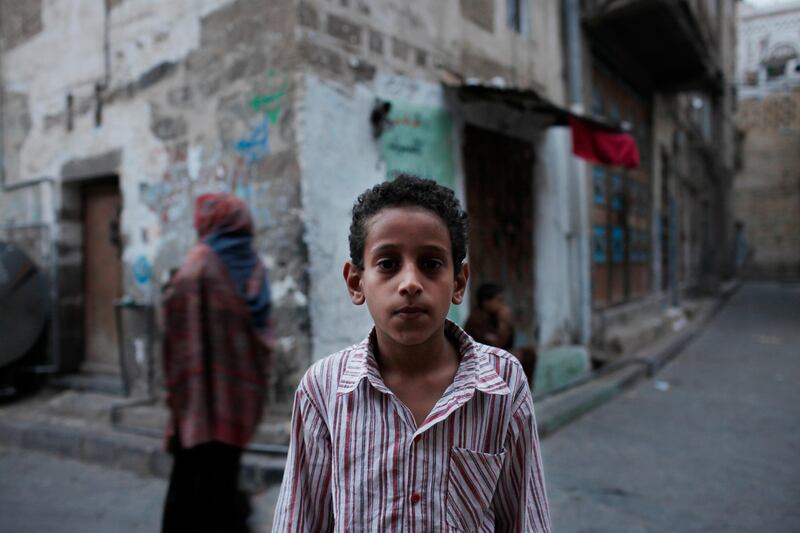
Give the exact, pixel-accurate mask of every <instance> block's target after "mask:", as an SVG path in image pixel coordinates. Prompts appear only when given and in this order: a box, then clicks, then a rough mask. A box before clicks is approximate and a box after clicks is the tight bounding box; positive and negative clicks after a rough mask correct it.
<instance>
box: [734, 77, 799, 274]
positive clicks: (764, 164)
mask: <svg viewBox="0 0 800 533" xmlns="http://www.w3.org/2000/svg"><path fill="white" fill-rule="evenodd" d="M737 125H738V127H739V130H740V135H741V136H742V142H741V144H740V151H741V155H740V157H741V169H740V170H739V171H738V173H737V174H736V178H735V181H734V192H733V205H734V216H735V217H736V219H737V220H739V221H741V222H742V224H743V229H744V236H745V238H746V244H747V248H748V253H747V260H746V261H745V262H744V265H743V266H744V272H745V273H746V274H750V275H754V276H759V277H762V276H766V277H797V276H798V275H800V151H798V146H800V88H797V89H794V90H793V91H791V92H775V93H772V94H769V95H767V96H766V97H764V98H762V99H749V100H744V101H742V102H740V103H739V111H738V113H737ZM741 259H742V260H744V257H742V258H741Z"/></svg>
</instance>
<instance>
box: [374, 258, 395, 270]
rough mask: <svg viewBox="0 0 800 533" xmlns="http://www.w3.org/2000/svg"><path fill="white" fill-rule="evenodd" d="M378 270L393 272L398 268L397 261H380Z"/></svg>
mask: <svg viewBox="0 0 800 533" xmlns="http://www.w3.org/2000/svg"><path fill="white" fill-rule="evenodd" d="M377 265H378V268H379V269H381V270H393V269H394V268H395V267H397V261H396V260H394V259H380V260H379V261H378V262H377Z"/></svg>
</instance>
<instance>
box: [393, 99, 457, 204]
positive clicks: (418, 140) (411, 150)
mask: <svg viewBox="0 0 800 533" xmlns="http://www.w3.org/2000/svg"><path fill="white" fill-rule="evenodd" d="M389 120H390V121H391V124H392V127H391V128H389V129H388V130H387V131H386V132H385V133H384V134H383V136H382V137H381V142H380V149H381V157H382V158H383V161H384V163H385V164H386V172H387V175H388V177H391V176H394V175H397V174H398V173H401V172H407V173H411V174H416V175H418V176H422V177H427V178H431V179H433V180H436V182H437V183H440V184H442V185H444V186H446V187H450V188H451V189H452V188H454V187H455V165H454V162H453V140H452V139H453V137H452V132H453V119H452V116H451V115H450V113H448V112H447V111H444V110H442V109H435V108H429V107H420V106H414V105H410V104H405V103H403V102H392V110H391V113H390V114H389Z"/></svg>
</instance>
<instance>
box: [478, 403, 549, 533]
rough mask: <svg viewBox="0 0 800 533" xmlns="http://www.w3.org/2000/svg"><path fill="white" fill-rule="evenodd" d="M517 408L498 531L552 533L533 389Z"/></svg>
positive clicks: (497, 503) (497, 501) (497, 498)
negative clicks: (531, 393)
mask: <svg viewBox="0 0 800 533" xmlns="http://www.w3.org/2000/svg"><path fill="white" fill-rule="evenodd" d="M526 393H527V394H526V398H525V399H524V400H523V401H522V404H521V405H520V406H519V407H518V408H517V409H516V412H515V413H514V416H513V417H512V419H511V423H510V425H509V429H508V435H507V437H506V441H505V452H506V455H505V461H504V463H503V470H502V473H501V474H500V481H499V483H498V485H497V490H496V492H495V495H494V500H493V502H492V505H493V507H494V511H495V531H498V532H500V531H508V532H512V531H513V532H517V531H519V532H522V531H525V532H537V533H550V531H551V526H550V509H549V506H548V504H547V494H546V493H545V486H544V473H543V472H542V459H541V455H540V448H539V437H538V435H537V432H536V418H535V416H534V414H533V401H532V400H531V396H530V392H527V391H526Z"/></svg>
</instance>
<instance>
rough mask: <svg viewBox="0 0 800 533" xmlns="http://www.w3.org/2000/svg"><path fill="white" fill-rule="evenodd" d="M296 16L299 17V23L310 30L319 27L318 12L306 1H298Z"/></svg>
mask: <svg viewBox="0 0 800 533" xmlns="http://www.w3.org/2000/svg"><path fill="white" fill-rule="evenodd" d="M297 16H298V18H299V19H300V25H301V26H305V27H306V28H311V29H312V30H318V29H319V14H318V13H317V10H316V9H315V8H314V6H312V5H309V4H307V3H306V2H300V5H299V6H297Z"/></svg>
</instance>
